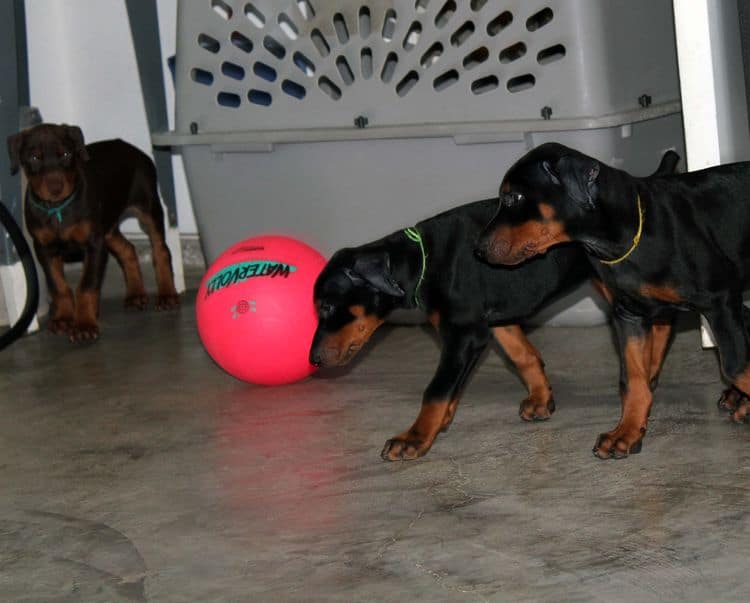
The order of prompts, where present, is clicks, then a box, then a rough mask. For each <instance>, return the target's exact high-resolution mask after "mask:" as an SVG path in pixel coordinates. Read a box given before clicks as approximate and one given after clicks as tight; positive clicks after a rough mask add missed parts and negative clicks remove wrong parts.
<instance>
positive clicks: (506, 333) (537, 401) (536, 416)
mask: <svg viewBox="0 0 750 603" xmlns="http://www.w3.org/2000/svg"><path fill="white" fill-rule="evenodd" d="M492 334H493V335H494V337H495V339H496V340H497V342H498V343H499V344H500V347H501V348H503V351H504V352H505V353H506V354H507V356H508V358H510V360H511V362H513V364H514V365H515V367H516V370H517V371H518V374H519V375H520V377H521V379H522V380H523V382H524V384H525V385H526V389H527V390H528V392H529V395H528V396H527V397H526V398H525V399H524V400H523V401H522V402H521V407H520V408H519V409H518V414H519V416H520V417H521V419H523V420H524V421H544V420H547V419H549V418H550V417H551V416H552V413H553V412H555V399H554V398H553V397H552V388H551V387H550V384H549V380H548V379H547V375H546V373H545V372H544V362H543V361H542V355H541V354H540V353H539V352H538V351H537V349H536V348H535V347H534V346H533V345H532V343H531V342H530V341H529V340H528V339H527V338H526V335H525V334H524V332H523V330H522V329H521V327H520V326H519V325H505V326H502V327H495V328H493V329H492Z"/></svg>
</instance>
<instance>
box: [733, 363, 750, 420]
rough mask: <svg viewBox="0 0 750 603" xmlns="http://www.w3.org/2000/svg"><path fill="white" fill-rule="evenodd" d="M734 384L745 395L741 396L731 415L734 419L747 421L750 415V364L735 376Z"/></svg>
mask: <svg viewBox="0 0 750 603" xmlns="http://www.w3.org/2000/svg"><path fill="white" fill-rule="evenodd" d="M732 385H734V386H735V387H736V388H737V389H738V390H740V391H741V392H742V393H743V394H745V396H744V397H742V396H740V397H739V400H737V402H736V406H737V407H736V409H735V410H734V412H732V415H731V417H732V420H733V421H735V422H737V423H742V422H744V421H746V420H747V418H748V415H750V399H748V397H747V396H750V364H748V365H747V366H746V367H745V368H744V370H743V371H742V372H741V373H740V374H739V375H737V377H735V378H734V381H732Z"/></svg>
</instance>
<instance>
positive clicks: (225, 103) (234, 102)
mask: <svg viewBox="0 0 750 603" xmlns="http://www.w3.org/2000/svg"><path fill="white" fill-rule="evenodd" d="M216 102H218V103H219V104H220V105H221V106H222V107H232V108H235V109H236V108H237V107H239V106H240V95H239V94H234V93H233V92H219V94H218V95H217V96H216Z"/></svg>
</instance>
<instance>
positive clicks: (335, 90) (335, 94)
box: [318, 76, 341, 100]
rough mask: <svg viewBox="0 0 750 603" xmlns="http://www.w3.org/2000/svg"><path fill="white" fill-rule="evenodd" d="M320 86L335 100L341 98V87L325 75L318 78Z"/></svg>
mask: <svg viewBox="0 0 750 603" xmlns="http://www.w3.org/2000/svg"><path fill="white" fill-rule="evenodd" d="M318 86H320V89H321V90H322V91H323V92H325V93H326V94H327V95H328V96H330V97H331V98H332V99H333V100H339V99H340V98H341V88H339V87H338V86H337V85H336V84H334V83H333V82H332V81H331V80H329V79H328V78H327V77H326V76H323V77H321V78H320V79H319V80H318Z"/></svg>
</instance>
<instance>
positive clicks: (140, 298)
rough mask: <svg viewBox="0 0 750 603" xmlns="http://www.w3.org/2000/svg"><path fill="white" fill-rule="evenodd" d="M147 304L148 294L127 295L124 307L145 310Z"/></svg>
mask: <svg viewBox="0 0 750 603" xmlns="http://www.w3.org/2000/svg"><path fill="white" fill-rule="evenodd" d="M147 306H148V296H147V295H146V294H145V293H143V294H136V295H128V296H127V297H126V298H125V309H126V310H139V311H142V310H145V309H146V307H147Z"/></svg>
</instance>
